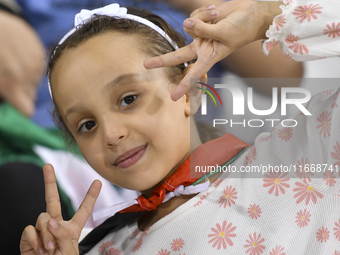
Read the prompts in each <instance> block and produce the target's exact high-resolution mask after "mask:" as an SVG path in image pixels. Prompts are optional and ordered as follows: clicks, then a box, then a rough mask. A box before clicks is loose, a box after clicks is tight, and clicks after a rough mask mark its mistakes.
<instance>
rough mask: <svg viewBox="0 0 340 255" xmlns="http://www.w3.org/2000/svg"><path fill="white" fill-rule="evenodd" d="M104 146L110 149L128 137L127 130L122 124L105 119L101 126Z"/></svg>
mask: <svg viewBox="0 0 340 255" xmlns="http://www.w3.org/2000/svg"><path fill="white" fill-rule="evenodd" d="M103 135H104V144H105V146H107V147H109V148H112V147H115V146H117V145H118V144H119V143H121V142H122V141H123V140H124V139H125V138H126V137H127V135H128V130H127V128H126V127H125V126H124V124H123V123H120V122H118V121H114V120H110V119H106V120H104V124H103Z"/></svg>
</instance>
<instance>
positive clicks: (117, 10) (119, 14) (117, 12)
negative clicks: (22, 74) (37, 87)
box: [47, 4, 188, 99]
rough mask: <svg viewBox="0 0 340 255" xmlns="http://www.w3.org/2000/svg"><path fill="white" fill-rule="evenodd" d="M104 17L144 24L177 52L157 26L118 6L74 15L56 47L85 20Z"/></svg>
mask: <svg viewBox="0 0 340 255" xmlns="http://www.w3.org/2000/svg"><path fill="white" fill-rule="evenodd" d="M95 14H97V15H106V16H110V17H116V18H120V19H130V20H134V21H137V22H139V23H141V24H144V25H146V26H148V27H150V28H152V29H153V30H155V31H156V32H157V33H159V34H160V35H161V36H163V37H164V38H165V39H166V40H167V41H168V42H169V43H170V44H171V46H172V47H174V49H175V50H178V45H177V44H176V43H175V42H174V41H173V40H172V39H171V38H170V37H169V36H168V35H167V34H166V33H165V32H164V30H162V29H161V28H160V27H159V26H157V25H155V24H154V23H152V22H151V21H149V20H147V19H144V18H141V17H139V16H135V15H132V14H127V9H126V8H125V7H119V4H109V5H107V6H104V7H102V8H98V9H94V10H92V11H90V10H85V9H83V10H81V11H80V12H79V13H77V14H76V16H75V18H74V28H73V29H71V30H70V31H69V32H68V33H67V34H66V35H65V36H64V37H63V38H62V39H61V40H60V42H59V43H58V45H60V44H62V43H63V42H64V41H65V40H66V39H67V38H68V37H69V36H70V35H71V34H73V33H74V32H75V31H76V29H77V28H78V27H80V26H82V25H83V24H84V23H85V22H86V21H87V20H89V19H91V18H92V16H93V15H95ZM184 66H185V67H187V66H188V63H184ZM48 76H49V74H48ZM47 80H48V89H49V91H50V96H51V98H52V99H53V97H52V90H51V85H50V80H49V77H47Z"/></svg>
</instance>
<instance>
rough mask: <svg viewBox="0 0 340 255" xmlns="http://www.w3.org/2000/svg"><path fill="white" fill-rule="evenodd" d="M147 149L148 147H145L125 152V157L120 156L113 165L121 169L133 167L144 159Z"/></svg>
mask: <svg viewBox="0 0 340 255" xmlns="http://www.w3.org/2000/svg"><path fill="white" fill-rule="evenodd" d="M146 147H147V145H143V146H139V147H136V148H134V149H132V150H129V151H127V152H125V153H124V154H123V155H120V156H119V157H118V158H117V159H116V161H115V162H114V163H113V164H114V165H116V166H118V167H121V168H127V167H130V166H132V165H133V164H135V163H137V162H138V161H139V160H140V159H141V158H142V157H143V155H144V153H145V151H146Z"/></svg>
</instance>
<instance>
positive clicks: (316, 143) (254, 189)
mask: <svg viewBox="0 0 340 255" xmlns="http://www.w3.org/2000/svg"><path fill="white" fill-rule="evenodd" d="M339 92H340V88H339V89H338V90H337V91H325V92H323V93H320V94H317V95H316V96H314V97H313V98H312V99H311V100H310V101H309V103H308V104H307V106H306V108H307V109H308V111H309V112H310V113H311V114H312V116H305V115H303V114H301V113H298V114H296V115H295V116H293V117H292V118H293V119H295V120H296V121H297V122H298V125H297V126H295V127H283V126H281V124H279V125H277V126H276V127H275V128H274V129H273V131H272V133H262V134H260V135H259V136H258V137H257V138H256V140H255V143H254V145H253V146H252V147H250V148H249V149H248V150H246V151H245V152H244V153H243V154H242V155H241V156H240V157H239V158H238V159H237V160H236V161H235V162H234V163H233V164H232V166H233V167H234V168H235V169H236V170H239V169H241V168H242V167H243V168H244V167H249V169H250V168H251V167H254V169H257V168H258V167H259V166H268V165H271V166H280V165H282V166H284V167H285V168H286V170H285V168H281V170H280V171H272V172H269V171H268V172H264V173H239V172H235V173H225V174H224V175H223V178H222V177H221V178H219V179H218V180H216V181H215V182H214V183H212V184H211V185H210V188H209V190H208V191H206V192H202V193H200V194H198V195H197V196H195V197H194V198H192V199H190V200H189V201H188V202H186V203H185V204H183V205H181V206H180V207H178V208H177V209H176V210H175V211H173V212H172V213H171V214H169V215H167V216H165V217H164V218H162V219H161V220H159V221H158V222H156V223H155V224H154V225H152V226H151V227H150V228H149V229H148V230H146V231H144V232H142V231H139V230H138V227H137V225H136V224H133V225H129V226H127V227H125V228H123V229H121V230H119V231H118V232H114V233H110V234H108V235H107V236H106V237H105V238H104V239H103V240H102V241H101V242H99V243H98V244H97V245H96V246H95V247H94V248H93V249H92V250H91V251H90V252H89V253H88V254H92V255H94V254H96V255H98V254H100V255H112V254H114V255H121V254H146V255H179V254H181V255H184V254H186V255H191V254H193V255H200V254H202V255H206V254H214V255H215V254H233V255H234V254H235V255H238V254H240V255H241V254H242V255H244V254H245V255H260V254H269V255H290V254H291V255H300V254H313V255H340V106H339V105H340V99H339V98H338V94H339ZM289 167H290V170H289V171H287V169H288V168H289ZM294 169H295V170H294ZM240 177H242V178H240Z"/></svg>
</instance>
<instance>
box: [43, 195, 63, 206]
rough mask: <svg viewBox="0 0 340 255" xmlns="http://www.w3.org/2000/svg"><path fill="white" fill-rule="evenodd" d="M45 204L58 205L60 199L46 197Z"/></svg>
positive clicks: (57, 197)
mask: <svg viewBox="0 0 340 255" xmlns="http://www.w3.org/2000/svg"><path fill="white" fill-rule="evenodd" d="M46 203H48V204H51V203H60V198H59V196H51V197H46Z"/></svg>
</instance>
